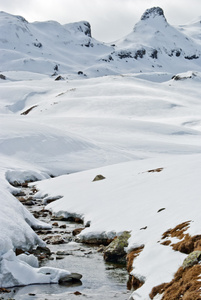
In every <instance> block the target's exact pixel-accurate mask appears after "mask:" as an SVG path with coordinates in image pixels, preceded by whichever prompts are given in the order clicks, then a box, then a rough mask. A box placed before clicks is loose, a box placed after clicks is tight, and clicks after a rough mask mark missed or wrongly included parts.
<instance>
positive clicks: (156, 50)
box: [0, 7, 201, 77]
mask: <svg viewBox="0 0 201 300" xmlns="http://www.w3.org/2000/svg"><path fill="white" fill-rule="evenodd" d="M191 27H192V26H191ZM185 28H186V29H185ZM185 28H184V26H183V27H182V26H180V27H174V26H171V25H170V24H169V23H168V22H167V20H166V18H165V15H164V12H163V10H162V8H160V7H152V8H150V9H147V10H146V11H145V12H144V14H143V15H142V17H141V19H140V20H139V21H138V22H137V23H136V24H135V26H134V29H133V31H132V32H131V33H129V34H128V35H127V36H125V37H123V38H122V39H120V40H118V41H116V42H115V43H114V44H112V45H111V44H109V43H107V44H106V43H103V42H99V41H97V40H96V39H94V38H93V37H92V34H91V25H90V23H89V22H87V21H81V22H75V23H69V24H65V25H61V24H60V23H58V22H56V21H46V22H33V23H29V22H28V21H27V20H26V19H25V18H24V17H21V16H14V15H11V14H7V13H5V12H0V30H1V38H0V49H1V55H0V63H1V72H4V71H10V70H21V71H31V72H36V73H42V74H48V75H53V74H55V75H57V74H58V73H61V74H69V75H73V76H75V75H79V76H80V75H86V76H89V77H97V76H98V77H99V76H103V75H112V74H122V73H129V72H147V71H148V72H153V71H154V72H156V71H164V72H171V73H179V72H185V71H188V70H197V71H201V41H200V40H201V39H200V40H199V38H201V34H200V35H199V32H197V31H198V30H197V31H196V29H195V25H194V34H193V36H191V34H190V29H189V30H187V28H189V27H188V26H187V27H185ZM198 29H199V28H198ZM195 32H197V34H195ZM187 34H188V35H187ZM55 71H56V72H55Z"/></svg>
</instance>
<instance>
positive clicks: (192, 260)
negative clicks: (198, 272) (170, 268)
mask: <svg viewBox="0 0 201 300" xmlns="http://www.w3.org/2000/svg"><path fill="white" fill-rule="evenodd" d="M200 260H201V251H193V252H191V253H190V254H189V255H188V256H187V257H186V258H185V259H184V262H183V265H182V267H183V269H186V268H189V267H192V266H194V265H196V264H198V263H199V261H200Z"/></svg>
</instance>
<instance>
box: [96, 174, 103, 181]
mask: <svg viewBox="0 0 201 300" xmlns="http://www.w3.org/2000/svg"><path fill="white" fill-rule="evenodd" d="M103 179H105V177H104V176H103V175H96V177H95V178H94V179H93V181H99V180H103Z"/></svg>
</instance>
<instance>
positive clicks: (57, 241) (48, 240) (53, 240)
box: [44, 235, 66, 245]
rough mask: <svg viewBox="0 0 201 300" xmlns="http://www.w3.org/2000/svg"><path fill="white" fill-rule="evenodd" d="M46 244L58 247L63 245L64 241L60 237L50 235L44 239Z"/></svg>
mask: <svg viewBox="0 0 201 300" xmlns="http://www.w3.org/2000/svg"><path fill="white" fill-rule="evenodd" d="M44 241H46V243H47V244H52V245H58V244H64V243H65V242H66V241H65V240H64V239H63V237H62V236H61V235H51V236H47V237H45V238H44Z"/></svg>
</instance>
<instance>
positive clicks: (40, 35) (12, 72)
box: [0, 7, 201, 300]
mask: <svg viewBox="0 0 201 300" xmlns="http://www.w3.org/2000/svg"><path fill="white" fill-rule="evenodd" d="M0 32H1V36H0V65H1V68H0V122H1V126H0V190H1V195H0V203H1V207H2V209H1V212H0V225H1V231H0V242H1V251H0V260H1V262H2V261H3V262H4V264H6V263H7V262H9V261H14V262H15V266H16V269H17V268H18V267H19V268H20V267H21V263H20V262H19V261H18V260H17V259H16V257H15V255H14V254H13V253H12V251H13V250H15V249H16V248H20V247H21V248H23V249H24V250H26V249H28V248H29V247H33V246H35V245H36V244H39V245H41V244H43V242H42V241H41V240H40V239H39V238H38V237H37V236H36V234H35V233H34V231H33V230H32V228H31V227H30V226H32V227H44V226H45V227H46V226H47V225H45V224H43V223H41V222H38V221H36V220H35V219H34V218H33V217H32V216H31V215H30V214H29V213H28V212H27V211H26V210H25V209H24V208H23V207H22V205H21V204H20V203H19V202H18V201H17V200H16V199H15V198H14V197H13V195H12V194H15V193H17V192H19V190H18V189H17V188H16V187H13V186H11V185H10V184H9V182H10V183H13V182H18V183H22V182H24V181H25V180H29V179H31V180H41V183H40V184H38V188H39V189H40V190H41V191H40V193H41V194H51V195H52V194H54V193H58V194H63V195H64V198H63V199H62V200H58V201H56V202H54V203H53V204H51V205H50V206H49V207H51V209H52V210H53V211H54V212H55V213H60V212H61V211H62V212H63V213H69V212H70V213H72V212H73V213H78V214H79V215H82V217H83V219H84V220H85V221H86V222H87V221H90V222H91V227H89V228H88V229H85V230H84V231H83V232H82V235H81V236H80V237H86V236H87V235H88V236H90V235H97V234H102V233H103V234H106V235H107V234H108V232H115V233H120V232H121V231H122V230H130V231H131V238H130V240H129V247H128V249H127V250H131V249H134V248H135V247H139V246H140V245H144V246H145V247H144V250H143V251H142V252H141V253H140V255H139V257H138V258H137V259H136V260H135V261H134V264H133V267H134V270H133V272H132V274H133V275H135V276H136V277H139V278H141V279H143V281H144V285H143V286H142V287H141V288H140V289H139V290H138V291H136V292H135V293H134V294H133V297H134V299H138V298H139V299H140V297H141V299H144V300H145V299H149V293H150V292H151V288H152V287H153V286H154V285H157V284H160V283H162V282H164V281H168V280H171V278H172V277H173V275H174V272H175V271H176V270H177V267H178V266H179V265H181V263H182V260H183V258H184V257H186V254H181V253H180V252H178V251H177V252H175V251H173V250H172V247H171V246H164V245H161V244H159V243H157V241H161V238H162V234H163V233H164V231H165V230H168V229H169V228H174V227H175V226H176V225H178V224H179V223H182V222H186V221H191V222H190V223H189V224H188V225H189V227H188V233H189V234H191V235H195V234H200V232H199V228H200V226H201V223H200V216H199V208H200V205H199V193H200V183H199V182H200V180H199V178H200V171H199V165H200V159H201V158H200V155H201V101H200V84H201V58H200V53H201V44H200V26H199V22H198V23H193V25H192V24H189V25H188V26H186V27H185V26H180V27H178V28H176V27H173V26H171V25H170V24H168V23H167V21H166V19H165V17H164V13H163V11H162V9H160V8H157V7H154V8H152V9H148V10H147V11H146V12H145V13H144V14H143V16H142V18H141V20H140V21H139V22H138V23H137V24H136V25H135V27H134V30H133V32H131V33H130V34H129V35H128V36H127V37H124V38H122V39H121V40H119V41H116V42H115V43H114V44H112V45H106V44H103V43H100V42H98V41H96V40H95V39H93V38H92V37H91V28H90V25H89V23H87V22H85V21H84V22H79V23H72V24H67V25H61V24H59V23H57V22H53V21H49V22H35V23H28V22H27V21H26V20H25V19H24V18H22V17H19V16H12V15H9V14H6V13H4V12H1V13H0ZM78 73H79V74H78ZM52 75H54V76H52ZM58 75H61V77H59V78H57V76H58ZM103 75H107V76H103ZM56 78H57V79H61V80H55V79H56ZM157 168H162V169H161V171H160V172H154V171H153V172H151V171H150V172H148V171H149V170H155V169H157ZM80 171H84V172H80ZM99 172H100V173H103V175H104V176H105V177H106V179H105V181H102V182H97V183H92V182H91V181H92V180H93V177H94V176H95V175H97V173H99ZM67 173H74V174H72V175H68V176H65V175H64V174H67ZM51 175H55V176H58V175H62V176H61V177H58V178H56V179H51V180H50V176H51ZM44 179H47V180H45V181H43V180H44ZM64 182H65V184H64ZM55 191H56V192H55ZM80 191H81V192H80ZM184 202H185V203H184ZM191 202H192V203H193V207H192V208H191V206H190V203H191ZM96 208H98V209H96ZM162 208H163V210H162V211H160V213H158V212H157V211H158V210H160V209H162ZM11 219H12V220H11ZM145 227H147V228H146V230H145V229H142V230H140V229H141V228H145ZM3 229H5V230H3ZM16 232H17V234H16ZM177 241H178V240H177ZM171 242H172V243H173V242H175V241H174V240H171ZM13 255H14V256H13ZM150 255H151V258H150ZM17 266H18V267H17ZM161 266H162V269H160V268H161ZM5 270H6V271H5ZM32 271H33V270H32ZM32 271H30V274H33V273H32ZM3 272H4V273H5V272H7V273H6V274H7V275H8V276H7V275H6V280H7V281H6V282H7V283H6V284H7V285H9V283H10V284H11V285H12V284H13V281H12V282H9V278H10V277H9V276H10V273H9V268H6V269H2V264H0V286H1V285H3V284H4V283H5V276H3ZM53 273H54V272H53ZM17 275H18V276H19V272H17ZM30 278H31V277H29V279H30ZM19 280H20V279H19ZM19 282H20V281H18V284H19ZM28 283H34V282H33V281H31V280H30V282H28ZM156 299H157V298H156ZM158 299H159V298H158Z"/></svg>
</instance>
